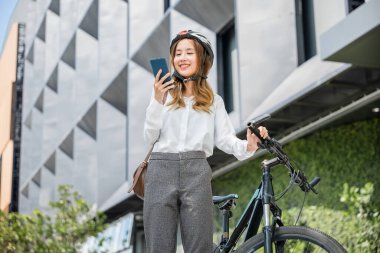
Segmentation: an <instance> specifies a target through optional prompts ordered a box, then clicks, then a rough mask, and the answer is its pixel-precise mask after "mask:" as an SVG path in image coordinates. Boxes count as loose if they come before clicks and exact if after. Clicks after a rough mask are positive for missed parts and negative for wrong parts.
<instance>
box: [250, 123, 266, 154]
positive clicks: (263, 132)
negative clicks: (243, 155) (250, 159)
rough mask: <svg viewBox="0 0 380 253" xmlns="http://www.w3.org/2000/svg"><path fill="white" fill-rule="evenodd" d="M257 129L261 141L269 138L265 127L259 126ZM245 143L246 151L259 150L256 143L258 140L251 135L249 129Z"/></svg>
mask: <svg viewBox="0 0 380 253" xmlns="http://www.w3.org/2000/svg"><path fill="white" fill-rule="evenodd" d="M258 129H259V131H260V135H261V137H262V138H263V139H265V138H267V137H268V136H269V135H268V130H267V129H266V128H265V127H263V126H259V127H258ZM247 141H248V145H247V151H249V152H253V151H256V150H257V149H258V148H259V146H258V143H259V142H260V139H259V138H258V137H257V136H256V135H255V134H254V133H252V131H251V129H249V128H247Z"/></svg>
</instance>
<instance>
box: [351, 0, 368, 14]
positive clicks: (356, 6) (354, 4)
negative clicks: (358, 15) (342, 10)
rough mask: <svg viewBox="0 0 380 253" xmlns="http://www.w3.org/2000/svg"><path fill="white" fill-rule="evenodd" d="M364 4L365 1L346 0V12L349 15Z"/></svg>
mask: <svg viewBox="0 0 380 253" xmlns="http://www.w3.org/2000/svg"><path fill="white" fill-rule="evenodd" d="M364 3H365V0H348V12H349V13H350V12H351V11H353V10H355V9H356V8H358V7H359V6H360V5H362V4H364Z"/></svg>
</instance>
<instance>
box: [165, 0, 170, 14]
mask: <svg viewBox="0 0 380 253" xmlns="http://www.w3.org/2000/svg"><path fill="white" fill-rule="evenodd" d="M169 7H170V0H164V13H165V12H166V11H167V10H168V9H169Z"/></svg>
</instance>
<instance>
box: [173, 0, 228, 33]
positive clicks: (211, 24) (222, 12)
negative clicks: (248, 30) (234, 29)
mask: <svg viewBox="0 0 380 253" xmlns="http://www.w3.org/2000/svg"><path fill="white" fill-rule="evenodd" d="M175 9H176V10H177V11H179V12H181V13H182V14H184V15H186V16H188V17H189V18H191V19H193V20H194V21H196V22H198V23H199V24H201V25H203V26H205V27H207V28H208V29H210V30H211V31H214V32H219V30H220V29H221V28H222V27H224V26H225V25H226V23H227V22H228V21H230V20H231V19H232V18H233V17H234V9H235V8H234V1H233V0H224V1H220V0H208V1H203V0H192V1H180V2H179V3H178V4H177V5H176V6H175ZM199 10H202V11H199Z"/></svg>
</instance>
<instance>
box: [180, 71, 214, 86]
mask: <svg viewBox="0 0 380 253" xmlns="http://www.w3.org/2000/svg"><path fill="white" fill-rule="evenodd" d="M173 76H174V77H175V78H177V79H178V80H180V81H181V82H182V83H187V82H189V81H197V80H198V79H199V78H201V79H207V76H201V75H194V76H191V77H188V78H185V77H184V76H182V75H180V74H179V73H178V72H177V71H174V73H173Z"/></svg>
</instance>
